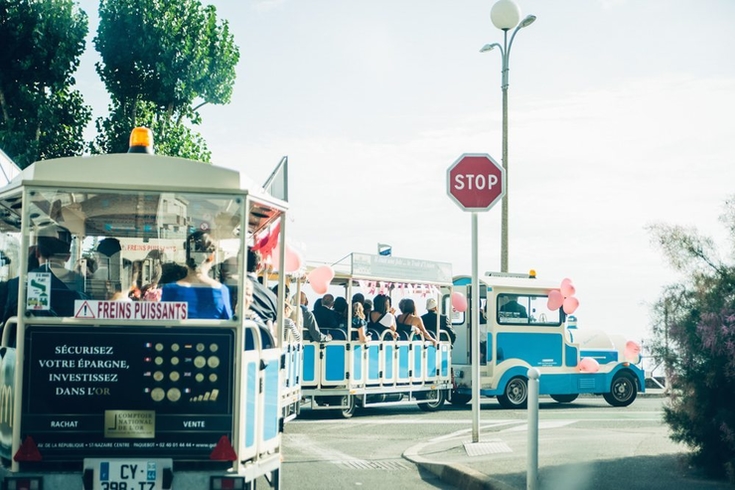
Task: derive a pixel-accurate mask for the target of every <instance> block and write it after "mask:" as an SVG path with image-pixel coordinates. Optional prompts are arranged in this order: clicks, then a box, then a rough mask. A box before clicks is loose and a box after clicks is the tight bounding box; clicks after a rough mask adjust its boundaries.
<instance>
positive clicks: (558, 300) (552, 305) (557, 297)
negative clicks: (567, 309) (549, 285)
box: [546, 289, 564, 311]
mask: <svg viewBox="0 0 735 490" xmlns="http://www.w3.org/2000/svg"><path fill="white" fill-rule="evenodd" d="M562 304H564V296H562V295H561V293H560V292H559V291H558V290H557V289H552V290H551V291H549V300H548V301H547V302H546V306H547V307H548V308H549V309H550V310H551V311H554V310H558V309H559V308H561V305H562Z"/></svg>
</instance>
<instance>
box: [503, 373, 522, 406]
mask: <svg viewBox="0 0 735 490" xmlns="http://www.w3.org/2000/svg"><path fill="white" fill-rule="evenodd" d="M498 402H499V403H500V406H501V407H503V408H507V409H518V408H526V405H527V404H528V380H527V379H526V378H524V377H523V376H516V377H515V378H511V380H510V381H508V384H507V385H505V390H503V394H502V395H498Z"/></svg>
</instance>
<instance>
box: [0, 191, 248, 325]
mask: <svg viewBox="0 0 735 490" xmlns="http://www.w3.org/2000/svg"><path fill="white" fill-rule="evenodd" d="M27 196H29V197H28V199H27V202H28V204H27V205H25V206H24V207H25V208H27V209H23V211H26V213H27V214H26V213H24V214H22V216H23V219H28V220H29V223H28V228H27V229H28V230H29V236H28V244H29V245H30V246H31V250H29V261H28V262H29V263H28V281H27V287H26V302H25V309H26V310H27V311H28V312H30V313H31V314H32V315H37V316H73V315H74V314H75V312H74V304H75V301H76V300H82V299H90V300H120V301H139V300H140V301H160V300H161V286H162V285H163V284H165V283H169V282H176V281H178V280H181V279H182V278H184V277H185V276H186V274H187V265H188V264H190V263H191V260H192V254H189V253H187V246H186V245H187V243H188V242H187V240H188V239H189V238H190V237H191V236H192V235H193V234H194V233H195V232H196V234H197V235H202V234H205V235H206V236H207V239H208V241H209V242H211V244H213V245H212V246H211V249H208V250H207V252H206V254H205V255H206V256H207V257H206V258H203V260H206V261H207V262H209V263H211V264H210V265H211V266H210V267H208V270H207V272H206V273H207V274H208V275H209V277H210V278H211V279H213V280H215V281H220V282H222V283H223V284H225V285H227V287H228V288H229V289H230V290H231V292H232V295H231V305H230V307H231V308H234V307H235V298H236V292H237V290H238V289H239V287H238V286H239V284H238V281H239V280H240V278H239V274H238V272H239V264H240V263H242V262H241V260H242V256H243V255H242V253H241V250H240V243H241V238H240V223H241V221H242V218H241V216H242V213H243V207H242V206H243V203H244V199H243V198H242V197H240V196H235V195H232V196H229V195H213V194H198V193H184V192H140V191H137V192H132V191H104V190H100V191H96V192H94V191H89V190H82V189H80V190H68V189H67V190H51V189H47V188H43V189H40V188H39V189H31V190H30V191H29V192H28V194H27ZM4 204H5V203H4V202H0V205H2V206H3V209H4V210H5V212H6V215H7V216H6V218H7V219H3V222H4V223H5V224H8V223H10V221H12V220H13V219H15V217H16V216H18V217H19V215H20V213H18V215H16V214H15V213H14V212H12V208H8V207H5V206H4ZM20 208H21V207H19V209H20ZM6 242H7V243H5V244H3V250H2V252H3V254H4V255H5V256H7V257H8V258H10V256H11V255H13V254H15V255H17V248H18V245H17V244H16V245H11V244H10V243H11V242H10V241H7V240H6ZM17 242H19V240H17ZM13 247H16V248H15V250H14V249H13ZM0 259H2V256H0ZM34 259H37V260H38V261H37V262H34ZM11 262H12V259H11ZM0 268H2V266H1V265H0ZM4 269H5V270H0V273H3V274H4V275H5V276H10V275H13V273H14V274H15V275H17V271H11V269H12V268H11V267H5V268H4ZM11 287H12V285H11ZM15 287H17V283H16V286H15ZM15 296H17V295H15ZM16 301H17V298H16ZM16 311H18V310H16Z"/></svg>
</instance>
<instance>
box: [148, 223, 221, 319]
mask: <svg viewBox="0 0 735 490" xmlns="http://www.w3.org/2000/svg"><path fill="white" fill-rule="evenodd" d="M216 250H217V246H216V245H215V243H214V241H212V239H211V237H210V236H209V234H208V233H206V232H204V231H195V232H194V233H192V234H191V235H189V237H188V238H187V240H186V268H187V273H186V277H184V278H183V279H180V280H179V281H176V282H174V283H170V284H164V285H163V288H162V291H161V301H182V302H186V303H187V304H188V307H187V309H188V311H187V317H188V318H212V319H224V320H227V319H230V318H232V308H231V306H230V291H229V289H227V287H226V286H225V285H224V284H222V283H220V282H219V281H217V280H215V279H212V278H211V277H210V275H209V271H210V270H211V269H212V266H213V265H214V253H215V252H216Z"/></svg>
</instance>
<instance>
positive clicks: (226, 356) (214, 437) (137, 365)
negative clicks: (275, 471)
mask: <svg viewBox="0 0 735 490" xmlns="http://www.w3.org/2000/svg"><path fill="white" fill-rule="evenodd" d="M25 341H26V356H25V363H26V367H25V369H24V373H26V374H25V379H24V384H23V390H24V394H23V407H22V427H23V432H24V435H30V436H32V437H33V440H34V441H35V443H36V445H37V446H38V450H39V451H40V453H41V454H42V456H43V459H44V460H46V461H49V460H66V459H72V458H74V457H75V456H76V457H79V456H80V455H82V456H83V455H89V454H90V452H92V453H93V454H95V455H96V456H98V457H108V456H115V455H116V454H130V452H131V451H135V453H136V454H137V455H140V456H141V457H151V456H153V457H155V456H161V455H165V456H166V457H173V458H179V459H186V458H206V459H208V458H209V454H210V453H211V452H212V449H213V448H214V446H215V445H216V443H217V441H218V440H219V439H220V438H221V437H222V436H223V435H226V436H228V437H229V438H230V440H231V439H232V434H231V432H232V406H233V399H232V397H233V393H232V379H233V353H234V351H233V349H234V331H233V330H232V329H219V328H211V327H210V328H165V329H163V328H161V329H155V330H153V329H151V328H150V327H148V328H146V329H145V330H143V329H139V328H135V327H125V328H121V327H109V328H107V327H104V328H103V327H68V326H67V327H64V326H29V327H28V328H27V330H26V336H25Z"/></svg>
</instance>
